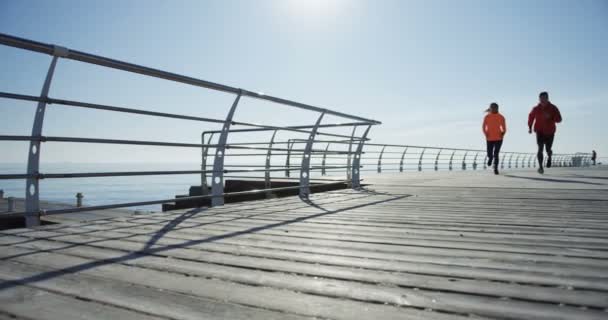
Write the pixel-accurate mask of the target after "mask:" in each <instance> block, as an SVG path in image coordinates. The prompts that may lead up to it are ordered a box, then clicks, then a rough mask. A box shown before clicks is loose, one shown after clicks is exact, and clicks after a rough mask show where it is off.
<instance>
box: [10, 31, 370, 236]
mask: <svg viewBox="0 0 608 320" xmlns="http://www.w3.org/2000/svg"><path fill="white" fill-rule="evenodd" d="M0 44H3V45H6V46H11V47H15V48H19V49H24V50H29V51H33V52H39V53H43V54H48V55H51V56H52V60H51V64H50V66H49V69H48V72H47V75H46V78H45V82H44V86H43V89H42V91H41V94H40V96H31V95H24V94H19V93H10V92H0V98H6V99H13V100H22V101H32V102H37V103H38V107H37V110H36V112H35V117H34V122H33V126H32V134H31V135H29V136H19V135H0V141H29V143H30V148H28V166H27V173H25V174H0V179H26V197H25V203H26V210H25V211H24V213H23V214H24V215H25V218H26V224H27V226H34V225H37V224H39V223H40V221H39V215H40V199H39V180H41V179H66V178H84V177H116V176H140V175H142V176H143V175H178V174H201V175H202V177H203V178H204V179H203V180H204V183H203V187H205V184H206V174H208V173H209V174H211V178H212V183H211V184H212V186H211V189H212V193H211V195H205V196H201V197H195V198H192V199H211V203H212V205H222V204H223V203H224V196H225V195H226V196H229V194H231V193H224V175H225V174H229V173H232V174H234V173H259V172H263V173H264V174H265V176H266V179H267V180H268V179H270V172H278V171H285V172H290V171H298V170H299V171H300V177H299V180H300V185H299V186H298V187H294V188H292V189H299V190H300V191H299V193H300V196H302V197H307V196H308V194H309V192H310V190H309V189H310V181H311V177H310V173H311V172H312V171H318V170H323V171H325V170H326V169H327V168H328V167H329V168H330V169H335V170H338V169H344V168H346V169H348V170H352V171H353V172H356V174H355V175H352V176H351V175H350V174H349V175H347V178H348V179H349V181H350V182H349V183H352V184H353V185H358V184H359V179H360V177H359V174H358V172H359V168H358V167H357V168H354V166H351V165H350V164H349V165H347V166H341V165H331V166H325V165H324V166H323V167H322V168H321V167H318V166H316V165H311V164H310V159H311V158H312V155H315V154H319V153H323V154H325V155H327V154H328V153H329V154H332V155H347V156H348V157H349V158H350V156H351V154H352V153H353V152H352V151H350V150H349V151H344V150H328V148H325V149H324V150H319V149H316V148H314V146H313V145H314V143H316V142H317V139H316V136H317V135H324V136H333V137H337V138H343V139H350V141H353V142H354V143H357V144H359V145H362V144H363V143H364V141H366V140H368V139H367V137H366V135H367V132H368V131H369V127H371V126H372V125H378V124H380V122H379V121H376V120H372V119H367V118H364V117H360V116H356V115H352V114H347V113H343V112H339V111H335V110H331V109H328V108H320V107H317V106H312V105H309V104H304V103H300V102H296V101H292V100H287V99H283V98H279V97H274V96H270V95H266V94H263V93H258V92H253V91H250V90H245V89H241V88H235V87H231V86H227V85H223V84H219V83H214V82H210V81H206V80H201V79H196V78H193V77H189V76H184V75H180V74H176V73H172V72H167V71H163V70H159V69H154V68H149V67H145V66H141V65H137V64H133V63H128V62H124V61H120V60H116V59H111V58H107V57H103V56H98V55H93V54H89V53H85V52H81V51H77V50H72V49H68V48H65V47H61V46H56V45H51V44H45V43H42V42H37V41H32V40H28V39H23V38H19V37H15V36H10V35H6V34H2V33H0ZM59 59H71V60H75V61H80V62H84V63H89V64H93V65H98V66H103V67H107V68H112V69H117V70H122V71H126V72H131V73H136V74H142V75H145V76H150V77H155V78H159V79H165V80H169V81H174V82H178V83H182V84H187V85H192V86H197V87H201V88H205V89H210V90H214V91H220V92H224V93H230V94H234V95H235V96H236V98H235V100H234V101H233V102H232V106H231V108H230V109H229V112H228V114H227V116H226V117H225V118H224V119H213V118H208V117H199V116H190V115H183V114H175V113H166V112H156V111H148V110H143V109H136V108H125V107H118V106H112V105H107V104H96V103H90V102H82V101H74V100H68V99H56V98H50V97H49V91H50V84H51V81H52V79H53V75H54V71H55V68H56V66H57V61H58V60H59ZM244 97H248V98H254V99H258V100H262V101H267V102H271V103H276V104H280V105H284V106H288V107H293V108H299V109H303V110H307V111H312V112H317V113H318V116H317V118H316V123H315V124H314V125H299V126H275V125H267V124H255V123H250V122H243V121H237V120H234V119H233V116H234V114H235V110H236V108H237V106H238V105H239V102H240V100H241V98H244ZM52 104H59V105H64V106H70V107H79V108H88V109H96V110H104V111H111V112H121V113H130V114H136V115H143V116H155V117H164V118H173V119H180V120H190V121H202V122H208V123H216V124H221V126H222V129H221V130H217V131H213V132H211V131H209V133H211V134H212V135H213V134H217V135H218V136H217V137H218V140H217V143H210V141H211V139H209V140H208V141H207V143H205V140H204V138H205V136H204V133H203V135H202V138H203V141H202V142H201V143H183V142H169V141H142V140H129V139H102V138H89V137H87V138H84V137H77V136H75V137H65V136H47V135H44V134H43V131H42V128H43V121H44V117H45V111H46V107H47V105H52ZM327 115H331V116H336V117H339V118H343V119H348V121H345V122H342V123H321V120H322V118H323V116H327ZM233 125H238V126H245V127H249V128H237V129H233V128H231V126H233ZM359 126H360V127H367V128H368V130H367V131H365V133H364V134H363V135H362V136H361V137H355V136H354V134H355V130H354V129H356V128H357V127H359ZM348 127H352V128H354V129H353V134H352V135H351V136H348V135H341V134H336V133H328V132H321V131H319V130H318V129H319V128H348ZM255 131H274V132H275V133H274V134H273V138H272V139H273V140H274V136H275V135H276V133H277V131H291V132H297V133H305V134H307V135H308V139H307V142H306V143H305V144H304V146H302V148H293V144H291V145H289V144H288V148H282V147H281V145H278V146H274V145H273V144H275V141H271V143H270V144H269V145H268V146H260V145H263V144H265V143H260V142H251V141H250V142H239V143H229V142H228V134H229V133H238V132H255ZM44 142H70V143H101V144H119V145H140V146H158V147H160V146H162V147H183V148H203V150H204V155H203V158H204V159H206V157H207V156H208V150H209V148H213V149H214V150H215V151H214V155H213V156H214V163H213V165H212V166H208V165H206V163H203V166H202V167H201V170H179V171H175V170H170V171H167V170H165V171H125V172H79V173H46V172H44V173H43V172H40V171H39V168H40V150H41V148H40V147H41V144H42V143H44ZM276 143H277V144H279V143H282V142H280V141H276ZM230 149H233V150H245V151H254V150H262V151H265V152H266V154H267V158H268V159H267V161H266V165H265V166H264V167H263V169H261V168H262V167H253V166H247V165H228V166H226V165H224V158H225V157H226V156H227V154H226V151H228V150H230ZM360 149H361V148H359V149H358V151H359V152H361V150H360ZM273 151H277V152H287V153H289V154H298V155H302V162H301V163H300V165H299V166H291V165H286V166H276V165H272V164H271V163H270V157H271V154H272V152H273ZM355 158H359V155H355ZM203 162H205V160H204V161H203ZM208 167H212V169H211V170H208ZM313 180H314V179H313ZM354 180H357V181H356V182H355V181H354ZM267 185H268V186H269V183H268V184H267ZM287 189H289V188H287ZM287 189H286V188H266V189H264V190H262V191H263V192H271V191H273V190H287ZM256 192H257V191H256ZM238 194H246V193H238ZM180 199H181V200H184V199H186V198H180ZM167 202H175V199H170V200H153V201H147V202H130V203H122V204H113V205H108V206H96V207H84V208H79V209H78V211H90V210H96V209H100V208H118V207H127V206H131V205H134V204H137V205H143V204H144V203H150V204H152V203H167ZM55 212H57V213H59V212H65V210H64V211H61V210H58V211H57V210H56V211H55Z"/></svg>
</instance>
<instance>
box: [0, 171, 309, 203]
mask: <svg viewBox="0 0 608 320" xmlns="http://www.w3.org/2000/svg"><path fill="white" fill-rule="evenodd" d="M26 169H27V166H26V165H25V164H6V163H0V174H16V173H17V174H22V173H25V172H26V171H27V170H26ZM160 170H200V163H97V164H94V163H51V164H45V163H43V164H41V167H40V171H41V172H42V173H76V172H115V171H160ZM272 176H273V177H275V176H276V177H283V173H282V172H280V173H279V172H276V173H272ZM313 176H317V174H314V175H313ZM200 181H201V176H200V175H198V174H188V175H163V176H134V177H103V178H70V179H43V180H41V181H40V198H41V200H46V201H52V202H60V203H69V204H75V203H76V193H78V192H81V193H83V194H84V204H85V205H87V206H91V205H102V204H114V203H123V202H136V201H148V200H159V199H169V198H173V197H175V195H178V194H188V190H189V189H190V186H198V185H200ZM0 189H1V190H4V194H5V196H6V197H8V196H13V197H18V198H24V197H25V181H24V180H0ZM128 209H131V210H150V211H160V209H161V206H160V205H151V206H140V207H130V208H128Z"/></svg>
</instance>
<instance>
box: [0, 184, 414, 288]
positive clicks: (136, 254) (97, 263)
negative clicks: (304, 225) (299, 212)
mask: <svg viewBox="0 0 608 320" xmlns="http://www.w3.org/2000/svg"><path fill="white" fill-rule="evenodd" d="M359 195H360V196H361V197H376V196H378V195H374V194H373V193H372V194H367V193H361V194H359ZM409 196H410V195H399V196H392V197H391V196H388V195H385V196H384V197H383V199H379V200H376V199H370V200H371V201H369V202H365V203H360V204H357V205H354V206H347V207H343V208H340V209H336V210H332V209H327V208H324V207H323V206H321V205H318V204H316V203H315V202H314V200H311V199H306V200H300V201H304V203H305V204H306V206H307V207H313V208H317V209H319V210H321V211H323V212H320V213H314V214H309V215H305V216H301V217H296V218H293V219H287V220H284V221H280V222H276V223H270V224H266V225H263V226H257V227H251V228H245V229H243V230H240V231H234V232H228V233H224V234H221V235H215V236H210V237H206V238H203V239H197V240H188V241H184V242H181V243H178V244H170V245H164V246H160V247H153V246H154V245H155V244H156V243H157V242H158V241H159V240H160V239H161V238H162V237H163V236H164V235H166V234H167V233H168V232H169V231H170V230H172V229H171V228H172V227H171V226H177V225H178V224H179V223H181V222H183V221H185V220H187V217H188V216H189V217H193V216H194V214H195V213H196V212H195V211H193V212H191V214H190V215H188V214H186V215H180V216H178V217H177V218H175V219H174V220H172V222H170V223H168V224H167V225H166V228H165V227H163V228H161V230H159V231H158V232H159V233H158V234H157V233H154V234H153V235H151V239H150V241H148V242H147V243H145V244H144V246H143V248H142V249H141V250H137V251H131V252H128V253H126V254H124V255H121V256H118V257H114V258H106V259H100V260H94V261H91V262H87V263H82V264H79V265H75V266H71V267H66V268H61V269H57V270H53V271H48V272H42V273H40V274H36V275H33V276H29V277H25V278H22V279H19V280H9V281H5V282H2V283H0V290H6V289H9V288H12V287H15V286H20V285H28V284H32V283H36V282H40V281H45V280H49V279H53V278H56V277H60V276H63V275H69V274H73V273H77V272H81V271H86V270H91V269H94V268H97V267H101V266H106V265H112V264H121V263H124V262H127V261H130V260H135V259H138V258H142V257H145V256H160V257H165V256H164V255H163V253H166V252H168V251H170V250H173V249H188V248H190V247H192V246H194V245H199V244H205V243H211V242H215V241H220V240H224V239H229V238H234V237H238V236H241V235H247V234H253V233H256V232H260V231H263V230H268V229H272V228H277V227H282V226H286V225H290V224H294V223H298V222H303V221H307V220H310V219H314V218H318V217H323V216H328V215H332V214H336V213H340V212H344V211H348V210H354V209H359V208H365V207H369V206H374V205H378V204H382V203H386V202H391V201H396V200H400V199H403V198H407V197H409ZM283 211H284V210H283ZM266 214H267V213H266ZM98 231H99V230H98ZM135 236H141V235H140V234H130V235H126V236H125V237H113V238H103V239H98V240H93V241H87V242H83V243H72V244H69V245H68V246H64V247H60V248H55V249H49V250H34V251H33V252H29V253H24V254H21V255H14V256H9V257H4V258H2V259H3V260H10V259H11V258H17V257H19V256H24V255H32V254H38V253H48V252H60V251H61V250H65V249H68V248H74V247H80V246H87V245H94V244H95V243H99V242H106V241H110V240H125V239H129V238H133V237H135ZM43 239H44V237H41V238H39V240H43ZM65 242H68V243H69V241H65ZM11 245H12V244H11ZM25 250H29V249H25ZM114 250H116V249H114Z"/></svg>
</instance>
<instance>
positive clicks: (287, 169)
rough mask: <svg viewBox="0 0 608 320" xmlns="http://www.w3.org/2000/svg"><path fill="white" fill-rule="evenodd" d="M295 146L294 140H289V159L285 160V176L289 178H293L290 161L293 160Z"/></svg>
mask: <svg viewBox="0 0 608 320" xmlns="http://www.w3.org/2000/svg"><path fill="white" fill-rule="evenodd" d="M293 145H294V140H292V139H289V140H287V157H286V158H285V176H286V177H287V178H289V177H290V176H291V166H290V160H291V148H292V147H293Z"/></svg>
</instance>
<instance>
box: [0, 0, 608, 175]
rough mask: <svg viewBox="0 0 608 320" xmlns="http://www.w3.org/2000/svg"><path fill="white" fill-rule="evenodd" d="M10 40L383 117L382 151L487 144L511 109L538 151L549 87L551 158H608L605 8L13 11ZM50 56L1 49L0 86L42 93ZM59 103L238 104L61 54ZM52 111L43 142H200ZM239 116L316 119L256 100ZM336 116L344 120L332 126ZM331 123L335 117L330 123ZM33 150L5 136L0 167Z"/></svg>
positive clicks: (137, 155) (142, 157) (54, 155)
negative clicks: (386, 146) (541, 106)
mask: <svg viewBox="0 0 608 320" xmlns="http://www.w3.org/2000/svg"><path fill="white" fill-rule="evenodd" d="M0 32H1V33H6V34H10V35H14V36H18V37H23V38H28V39H32V40H36V41H40V42H44V43H52V44H58V45H62V46H65V47H68V48H71V49H75V50H79V51H84V52H88V53H93V54H97V55H102V56H106V57H111V58H115V59H119V60H124V61H128V62H133V63H137V64H140V65H144V66H150V67H154V68H158V69H162V70H167V71H171V72H175V73H180V74H184V75H188V76H192V77H195V78H199V79H204V80H208V81H213V82H217V83H222V84H226V85H230V86H234V87H238V88H244V89H248V90H251V91H260V92H264V93H265V94H270V95H273V96H277V97H282V98H286V99H290V100H295V101H299V102H303V103H307V104H311V105H315V106H319V107H324V108H329V109H333V110H337V111H340V112H345V113H349V114H355V115H359V116H363V117H367V118H373V119H376V120H379V121H382V123H383V124H382V125H381V126H378V127H375V128H374V129H373V130H372V131H371V133H370V137H371V138H372V139H373V142H375V143H391V144H412V145H430V146H450V147H460V148H474V149H482V148H484V147H485V138H484V136H483V135H482V133H481V122H482V119H483V116H484V115H485V114H484V110H485V109H486V108H487V106H488V105H489V104H490V103H491V102H497V103H498V104H499V105H500V110H501V113H502V114H503V115H504V116H505V117H506V119H507V126H508V130H509V131H508V133H507V136H506V137H505V143H504V145H503V150H505V151H507V150H508V151H522V152H528V151H534V150H535V148H536V145H535V139H534V137H532V136H530V135H529V134H528V132H527V117H528V113H529V111H530V109H531V108H532V107H533V106H534V105H535V104H536V103H537V101H538V93H539V92H540V91H548V92H549V93H550V98H551V100H552V102H553V103H554V104H555V105H557V106H558V107H559V108H560V110H561V112H562V116H563V118H564V121H563V123H561V124H559V125H558V132H557V136H556V140H555V146H554V151H555V152H558V153H569V152H577V151H581V152H590V151H591V150H592V149H595V150H597V151H598V153H599V155H600V156H603V155H608V139H607V138H608V126H607V125H606V122H607V121H606V119H608V105H607V104H606V101H608V1H605V0H598V1H591V0H582V1H559V0H553V1H541V0H538V1H523V0H515V1H498V0H496V1H481V0H479V1H447V0H444V1H405V0H404V1H389V0H379V1H371V0H369V1H357V0H352V1H347V0H334V1H331V0H327V1H325V0H302V1H297V0H275V1H272V0H257V1H244V0H243V1H231V0H226V1H185V0H180V1H160V0H149V1H148V0H147V1H143V0H131V1H117V0H109V1H68V0H56V1H35V0H26V1H17V0H0ZM50 59H51V58H50V57H49V56H48V55H42V54H37V53H30V52H26V51H23V50H19V49H15V48H9V47H4V46H0V91H3V92H13V93H22V94H31V95H39V94H40V90H41V87H42V83H43V81H44V77H45V73H46V70H47V69H48V65H49V62H50ZM49 96H51V97H54V98H64V99H71V100H79V101H86V102H96V103H104V104H111V105H116V106H123V107H132V108H140V109H146V110H155V111H163V112H174V113H181V114H189V115H196V116H202V117H211V118H218V119H223V118H224V117H225V116H226V113H227V111H228V108H229V106H230V104H231V103H232V100H233V98H234V97H233V96H231V95H227V94H223V93H217V92H213V91H210V90H205V89H201V88H195V87H189V86H186V85H180V84H175V83H171V82H168V81H164V80H158V79H151V78H148V77H142V76H139V75H132V74H128V73H125V72H121V71H116V70H109V69H107V68H101V67H97V66H91V65H86V64H83V63H79V62H75V61H69V60H60V61H59V64H58V66H57V70H56V74H55V77H54V79H53V83H52V86H51V92H50V94H49ZM34 108H35V104H33V103H29V102H27V103H26V102H15V101H12V100H7V99H0V134H10V135H29V134H30V132H31V125H32V119H33V114H34ZM143 118H144V117H134V116H130V115H124V114H115V113H111V112H104V111H94V110H83V109H78V108H69V107H61V106H56V105H53V106H49V109H48V110H47V114H46V117H45V124H44V134H45V135H58V136H85V137H99V138H116V139H140V140H162V141H180V142H194V143H197V142H199V141H200V133H201V132H202V131H204V130H210V129H216V127H213V126H212V125H207V124H203V123H198V122H186V121H175V120H167V119H159V118H145V119H143ZM235 119H236V120H242V121H249V122H259V123H267V124H274V125H289V124H303V123H306V124H311V123H314V121H315V120H316V115H315V114H314V113H311V112H303V111H301V110H294V109H292V108H287V107H283V106H275V105H272V106H269V105H267V104H262V103H260V102H259V101H247V102H244V103H243V104H242V106H241V105H239V108H238V111H237V113H236V115H235ZM332 120H333V119H332ZM327 121H329V120H327ZM26 155H27V144H25V143H22V142H0V162H11V163H15V162H19V163H20V162H25V161H26ZM42 157H43V161H48V162H65V161H69V162H120V161H152V162H154V161H170V162H195V161H198V158H199V157H200V151H196V150H188V151H183V150H179V151H178V150H176V149H172V151H171V152H167V151H166V149H162V150H159V149H158V148H147V147H137V148H134V147H123V146H107V145H85V144H61V143H55V144H47V145H45V146H44V149H43V153H42Z"/></svg>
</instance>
